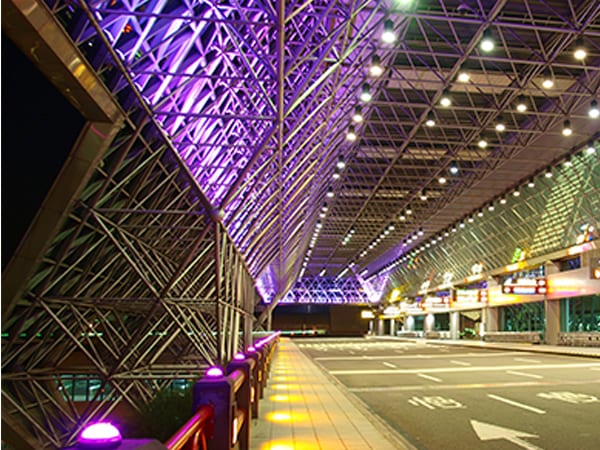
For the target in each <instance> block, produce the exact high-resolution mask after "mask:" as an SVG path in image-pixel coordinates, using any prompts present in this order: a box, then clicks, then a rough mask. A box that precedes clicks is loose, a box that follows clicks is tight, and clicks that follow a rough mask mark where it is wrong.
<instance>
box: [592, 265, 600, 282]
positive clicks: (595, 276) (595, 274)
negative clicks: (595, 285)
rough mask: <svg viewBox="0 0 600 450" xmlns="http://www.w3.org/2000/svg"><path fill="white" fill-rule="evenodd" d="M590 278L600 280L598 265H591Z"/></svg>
mask: <svg viewBox="0 0 600 450" xmlns="http://www.w3.org/2000/svg"><path fill="white" fill-rule="evenodd" d="M592 279H594V280H600V267H592Z"/></svg>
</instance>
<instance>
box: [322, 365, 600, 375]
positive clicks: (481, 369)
mask: <svg viewBox="0 0 600 450" xmlns="http://www.w3.org/2000/svg"><path fill="white" fill-rule="evenodd" d="M590 367H598V368H600V363H574V364H536V365H529V366H528V365H511V366H470V367H436V368H432V369H423V368H421V369H395V370H393V369H354V370H330V371H329V373H330V374H331V375H390V374H393V373H397V374H411V373H412V374H415V373H419V372H421V373H444V372H491V371H497V370H519V369H521V370H527V369H582V368H590Z"/></svg>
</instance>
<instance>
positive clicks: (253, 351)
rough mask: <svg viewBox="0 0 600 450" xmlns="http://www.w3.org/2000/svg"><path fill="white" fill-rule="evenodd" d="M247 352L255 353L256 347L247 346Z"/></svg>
mask: <svg viewBox="0 0 600 450" xmlns="http://www.w3.org/2000/svg"><path fill="white" fill-rule="evenodd" d="M248 352H249V353H256V348H255V347H248Z"/></svg>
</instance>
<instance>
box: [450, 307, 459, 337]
mask: <svg viewBox="0 0 600 450" xmlns="http://www.w3.org/2000/svg"><path fill="white" fill-rule="evenodd" d="M450 339H460V313H459V312H458V311H453V312H451V313H450Z"/></svg>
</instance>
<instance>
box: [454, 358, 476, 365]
mask: <svg viewBox="0 0 600 450" xmlns="http://www.w3.org/2000/svg"><path fill="white" fill-rule="evenodd" d="M450 362H451V363H452V364H456V365H457V366H470V365H471V363H468V362H464V361H455V360H454V359H451V360H450Z"/></svg>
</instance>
